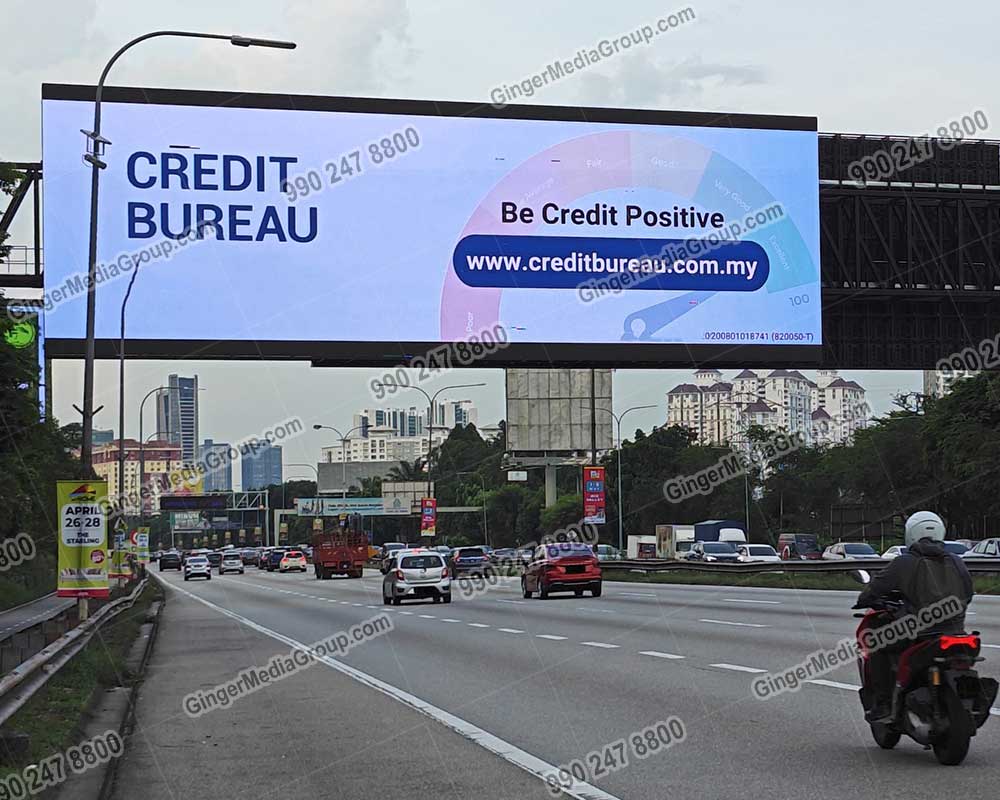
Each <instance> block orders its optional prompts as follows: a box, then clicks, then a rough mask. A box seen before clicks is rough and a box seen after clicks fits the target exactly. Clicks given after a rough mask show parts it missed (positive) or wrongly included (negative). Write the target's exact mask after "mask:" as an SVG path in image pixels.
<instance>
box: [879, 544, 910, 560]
mask: <svg viewBox="0 0 1000 800" xmlns="http://www.w3.org/2000/svg"><path fill="white" fill-rule="evenodd" d="M906 550H907V547H906V545H902V544H894V545H893V546H892V547H890V548H889V549H888V550H886V551H885V552H884V553H882V558H895V557H896V556H901V555H903V553H905V552H906Z"/></svg>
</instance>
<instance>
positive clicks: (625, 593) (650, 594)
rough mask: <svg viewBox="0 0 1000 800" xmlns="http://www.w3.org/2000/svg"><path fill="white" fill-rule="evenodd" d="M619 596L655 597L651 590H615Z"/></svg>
mask: <svg viewBox="0 0 1000 800" xmlns="http://www.w3.org/2000/svg"><path fill="white" fill-rule="evenodd" d="M617 594H618V595H619V596H620V597H656V595H655V594H653V593H652V592H650V593H648V594H647V593H645V592H617Z"/></svg>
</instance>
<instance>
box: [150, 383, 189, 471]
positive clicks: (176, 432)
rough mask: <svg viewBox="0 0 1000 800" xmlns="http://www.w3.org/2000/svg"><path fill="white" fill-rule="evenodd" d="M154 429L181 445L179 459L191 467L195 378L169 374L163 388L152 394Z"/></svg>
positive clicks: (170, 440) (168, 439)
mask: <svg viewBox="0 0 1000 800" xmlns="http://www.w3.org/2000/svg"><path fill="white" fill-rule="evenodd" d="M156 430H157V431H162V432H163V433H164V435H165V436H164V438H166V440H167V441H169V442H173V443H174V444H179V445H180V446H181V459H182V460H183V461H184V464H185V466H191V465H192V464H194V463H195V461H197V459H198V376H197V375H195V376H194V377H193V378H182V377H180V376H178V375H171V376H170V377H169V378H168V379H167V388H166V389H160V390H159V391H158V392H157V393H156Z"/></svg>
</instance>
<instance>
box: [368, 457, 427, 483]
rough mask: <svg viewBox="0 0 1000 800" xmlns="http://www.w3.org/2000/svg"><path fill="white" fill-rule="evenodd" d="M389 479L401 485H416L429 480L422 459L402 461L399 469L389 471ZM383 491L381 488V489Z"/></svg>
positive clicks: (394, 468)
mask: <svg viewBox="0 0 1000 800" xmlns="http://www.w3.org/2000/svg"><path fill="white" fill-rule="evenodd" d="M387 477H388V479H389V480H390V481H395V482H399V483H415V482H418V481H423V480H426V479H427V475H426V473H425V472H424V465H423V462H421V461H420V459H416V460H414V461H400V462H399V466H398V467H393V468H392V469H390V470H389V474H388V476H387ZM379 488H380V490H381V486H380V487H379Z"/></svg>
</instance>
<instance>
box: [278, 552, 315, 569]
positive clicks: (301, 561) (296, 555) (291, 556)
mask: <svg viewBox="0 0 1000 800" xmlns="http://www.w3.org/2000/svg"><path fill="white" fill-rule="evenodd" d="M293 569H294V570H301V571H302V572H308V567H306V554H305V553H303V552H302V551H301V550H289V551H287V552H286V553H285V554H284V555H283V556H282V557H281V561H279V562H278V572H288V571H289V570H293Z"/></svg>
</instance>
